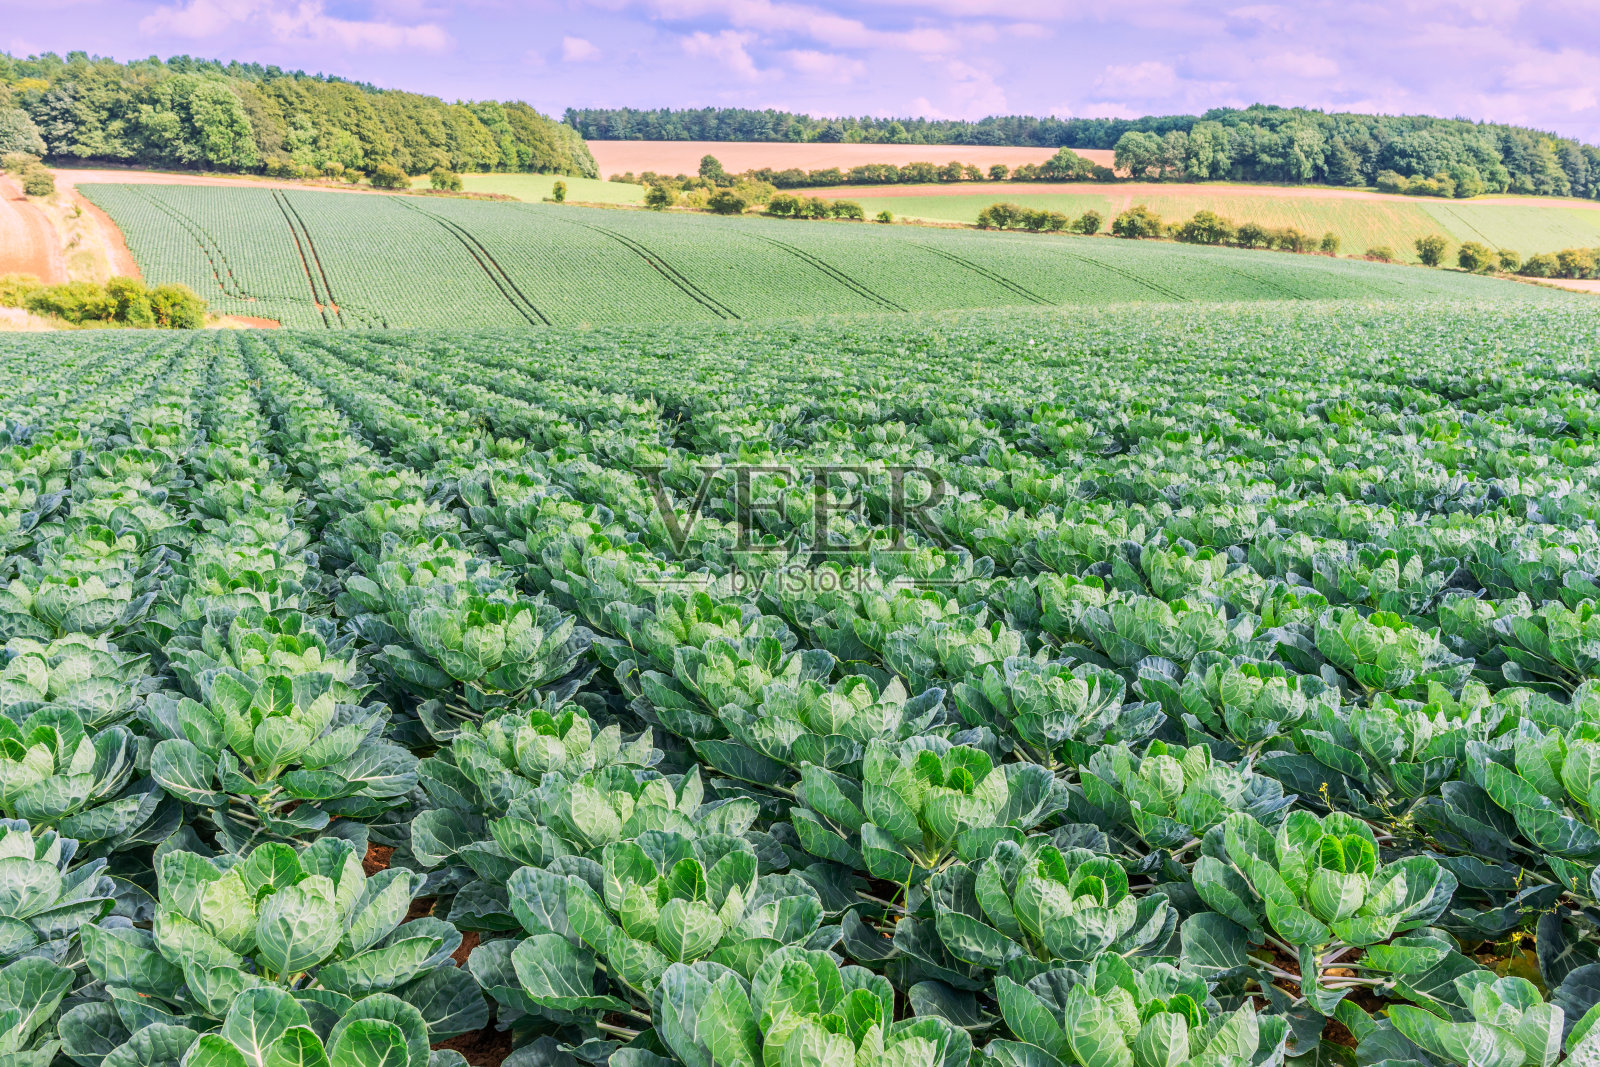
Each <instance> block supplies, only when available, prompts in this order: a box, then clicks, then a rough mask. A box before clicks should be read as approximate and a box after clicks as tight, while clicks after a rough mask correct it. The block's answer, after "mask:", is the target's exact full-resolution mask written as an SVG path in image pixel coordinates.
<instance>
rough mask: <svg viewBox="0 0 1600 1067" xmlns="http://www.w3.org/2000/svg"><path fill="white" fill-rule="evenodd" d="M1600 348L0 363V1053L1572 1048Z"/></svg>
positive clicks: (702, 339)
mask: <svg viewBox="0 0 1600 1067" xmlns="http://www.w3.org/2000/svg"><path fill="white" fill-rule="evenodd" d="M351 199H356V198H351ZM1197 326H1201V327H1203V328H1197ZM1597 344H1600V318H1597V316H1596V315H1595V313H1594V312H1593V311H1592V310H1591V309H1588V308H1587V307H1586V306H1584V305H1581V304H1576V303H1571V304H1567V305H1565V306H1554V305H1545V306H1519V305H1493V306H1485V307H1474V306H1470V305H1466V304H1437V305H1426V304H1424V305H1415V306H1405V305H1398V304H1390V305H1382V304H1357V303H1338V302H1334V303H1323V304H1311V305H1299V304H1292V303H1262V304H1233V305H1218V306H1215V307H1213V308H1211V309H1209V311H1208V312H1207V314H1206V315H1205V316H1204V318H1203V319H1199V318H1197V317H1196V316H1195V314H1194V309H1193V308H1190V307H1182V306H1179V307H1159V306H1148V305H1147V306H1140V307H1133V308H1123V309H1116V308H1112V309H1082V310H1075V311H1074V312H1072V314H1071V315H1070V316H1068V315H1065V314H1062V313H1059V312H1053V311H1048V310H1033V311H1027V312H1023V311H1019V310H1016V309H1011V310H1006V311H1001V312H978V313H972V312H968V313H960V314H944V315H931V316H923V317H920V318H913V317H907V316H882V317H873V316H859V317H853V318H841V319H820V320H811V321H804V322H798V321H790V322H769V323H763V324H760V325H755V324H747V323H746V324H741V323H728V322H718V323H708V324H699V325H697V324H684V325H679V326H674V327H662V326H659V325H651V326H638V327H610V328H595V329H583V330H562V329H541V330H527V329H521V330H517V329H479V330H459V331H437V332H414V333H400V332H383V331H369V332H362V333H354V332H352V333H339V334H329V333H310V332H287V331H285V332H278V333H269V332H238V333H235V332H207V333H202V334H195V335H191V336H187V337H181V338H179V337H172V336H162V337H154V336H152V335H149V334H134V333H128V332H113V331H106V332H100V333H90V332H68V333H58V334H53V335H37V334H35V335H14V336H8V337H4V338H0V398H3V409H0V410H3V412H4V420H5V421H4V423H3V425H0V494H3V497H4V500H5V506H4V508H3V509H0V538H3V542H0V547H3V551H4V554H5V581H6V584H5V585H4V587H3V591H0V628H3V638H4V641H5V655H4V659H3V669H0V707H3V710H4V712H5V714H4V715H0V815H3V816H4V819H3V821H0V1063H3V1064H4V1065H5V1067H51V1065H52V1064H77V1065H81V1067H462V1065H463V1064H464V1063H466V1062H468V1061H469V1059H470V1062H471V1063H472V1064H473V1065H474V1067H477V1065H480V1064H497V1063H499V1062H501V1061H502V1060H504V1061H505V1062H507V1063H509V1064H511V1065H512V1067H579V1065H599V1064H604V1063H607V1062H609V1063H610V1064H611V1065H613V1067H713V1065H715V1067H873V1065H877V1064H887V1065H893V1067H965V1065H968V1064H973V1065H983V1067H1058V1065H1076V1067H1181V1065H1184V1064H1200V1065H1204V1067H1264V1065H1277V1064H1284V1063H1286V1062H1287V1063H1299V1064H1307V1065H1311V1064H1318V1065H1321V1064H1356V1063H1360V1064H1387V1065H1390V1067H1445V1065H1460V1067H1469V1065H1470V1067H1521V1065H1534V1067H1549V1065H1551V1064H1554V1063H1556V1062H1557V1061H1558V1060H1560V1059H1562V1057H1564V1056H1565V1057H1567V1059H1568V1061H1569V1062H1571V1063H1574V1064H1591V1063H1594V1062H1596V1061H1597V1060H1600V1030H1597V1029H1596V1027H1595V1021H1596V1019H1597V1018H1600V929H1597V924H1600V874H1597V866H1596V865H1597V863H1600V606H1597V604H1600V530H1597V528H1596V518H1597V517H1600V449H1597V443H1596V442H1597V434H1600V371H1597V369H1596V368H1597V363H1596V359H1595V354H1596V351H1597Z"/></svg>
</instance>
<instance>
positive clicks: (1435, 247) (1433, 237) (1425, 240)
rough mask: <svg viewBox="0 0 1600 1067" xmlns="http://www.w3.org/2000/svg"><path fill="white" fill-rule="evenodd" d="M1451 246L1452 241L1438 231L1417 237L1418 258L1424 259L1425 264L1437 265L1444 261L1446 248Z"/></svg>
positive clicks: (1429, 265)
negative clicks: (1437, 232)
mask: <svg viewBox="0 0 1600 1067" xmlns="http://www.w3.org/2000/svg"><path fill="white" fill-rule="evenodd" d="M1449 247H1450V242H1449V241H1447V240H1445V239H1444V238H1443V237H1441V236H1440V235H1438V234H1436V233H1430V234H1428V235H1427V236H1425V237H1418V238H1417V258H1418V259H1420V260H1422V263H1423V265H1424V266H1428V267H1437V266H1438V265H1439V264H1440V263H1442V262H1444V252H1445V249H1447V248H1449Z"/></svg>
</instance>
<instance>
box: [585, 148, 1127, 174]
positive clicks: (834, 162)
mask: <svg viewBox="0 0 1600 1067" xmlns="http://www.w3.org/2000/svg"><path fill="white" fill-rule="evenodd" d="M589 151H590V153H591V154H593V156H594V161H595V162H596V163H597V164H599V166H600V176H601V177H602V178H609V177H610V176H611V175H613V174H622V173H625V172H627V171H632V172H634V173H635V174H640V173H643V172H644V171H647V170H653V171H655V172H656V173H657V174H696V173H698V172H699V170H700V157H702V156H716V157H717V161H718V162H720V163H721V164H722V166H723V169H724V170H727V171H728V172H729V173H734V174H736V173H738V172H740V171H745V170H759V169H760V168H762V167H771V168H772V169H773V170H787V169H788V168H790V167H799V168H801V169H802V170H826V169H827V168H828V167H838V168H840V169H841V170H848V169H849V168H851V167H859V166H861V165H863V164H866V163H893V164H894V165H895V166H903V165H904V164H906V163H919V162H920V163H939V164H944V163H948V162H950V161H951V160H952V159H958V160H960V161H961V162H963V163H971V164H972V165H973V166H975V167H979V168H981V169H982V170H984V171H987V170H988V169H989V168H990V167H991V166H992V165H994V164H996V163H1004V164H1005V165H1006V166H1008V167H1016V166H1019V165H1020V164H1023V163H1043V162H1044V161H1045V160H1047V159H1049V158H1050V157H1051V156H1053V155H1055V154H1056V150H1055V149H1054V148H1005V147H995V146H992V145H959V144H930V145H914V144H913V145H907V144H790V143H787V142H783V141H776V142H766V141H590V142H589ZM1073 151H1075V152H1077V153H1078V155H1080V156H1083V157H1084V158H1086V159H1089V160H1091V161H1092V162H1095V163H1099V164H1102V165H1104V166H1107V167H1109V166H1111V157H1112V153H1111V152H1109V151H1103V150H1096V149H1073Z"/></svg>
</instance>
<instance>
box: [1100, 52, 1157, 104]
mask: <svg viewBox="0 0 1600 1067" xmlns="http://www.w3.org/2000/svg"><path fill="white" fill-rule="evenodd" d="M1177 87H1178V74H1177V72H1176V71H1174V70H1173V69H1172V66H1171V64H1168V63H1163V62H1161V61H1160V60H1157V59H1146V60H1143V61H1142V62H1139V63H1114V64H1112V65H1111V66H1109V67H1107V68H1106V69H1105V70H1103V71H1101V72H1100V76H1099V77H1098V78H1096V79H1095V80H1094V89H1095V92H1096V93H1097V94H1099V93H1115V94H1117V95H1119V96H1131V97H1158V96H1166V95H1167V94H1169V93H1171V92H1172V91H1173V90H1174V89H1176V88H1177Z"/></svg>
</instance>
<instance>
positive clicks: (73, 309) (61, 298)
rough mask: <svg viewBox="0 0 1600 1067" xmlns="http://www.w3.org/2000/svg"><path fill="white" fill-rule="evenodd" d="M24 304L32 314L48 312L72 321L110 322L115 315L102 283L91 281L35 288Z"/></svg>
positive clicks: (113, 306) (114, 306) (77, 322)
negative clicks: (26, 303)
mask: <svg viewBox="0 0 1600 1067" xmlns="http://www.w3.org/2000/svg"><path fill="white" fill-rule="evenodd" d="M27 306H28V310H29V311H31V312H33V313H34V314H35V315H51V316H54V317H56V318H58V319H65V320H66V321H67V322H70V323H74V324H76V325H82V324H83V323H86V322H111V321H112V320H113V318H114V317H115V315H116V304H115V303H114V302H113V301H112V299H111V297H110V296H108V295H107V293H106V289H105V286H103V285H97V284H95V283H94V282H65V283H63V284H61V285H52V286H49V287H47V288H43V289H39V290H37V291H35V292H34V293H32V294H31V295H30V296H29V297H28V305H27Z"/></svg>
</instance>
